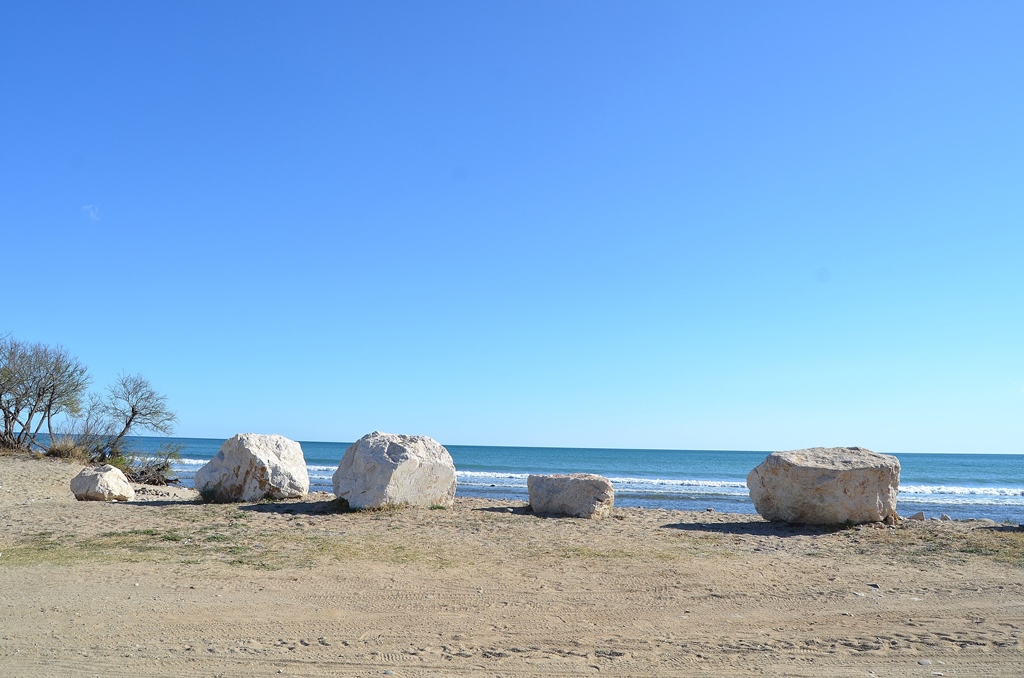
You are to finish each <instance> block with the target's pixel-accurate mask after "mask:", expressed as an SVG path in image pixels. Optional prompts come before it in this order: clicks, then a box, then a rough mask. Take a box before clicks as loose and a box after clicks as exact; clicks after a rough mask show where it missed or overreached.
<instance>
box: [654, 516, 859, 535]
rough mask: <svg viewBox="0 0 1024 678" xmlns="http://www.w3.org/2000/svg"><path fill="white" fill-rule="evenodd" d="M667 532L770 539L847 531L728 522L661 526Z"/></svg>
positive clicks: (833, 527) (834, 527) (842, 527)
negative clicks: (758, 536)
mask: <svg viewBox="0 0 1024 678" xmlns="http://www.w3.org/2000/svg"><path fill="white" fill-rule="evenodd" d="M662 528H664V529H669V530H684V531H687V532H705V533H707V532H710V533H714V534H733V535H761V536H772V537H783V538H785V537H814V536H818V535H822V534H833V533H835V532H842V531H843V530H847V529H849V528H848V527H846V526H845V525H797V524H791V523H782V522H778V523H774V522H769V521H767V520H736V521H728V522H714V523H712V522H708V523H669V524H667V525H662Z"/></svg>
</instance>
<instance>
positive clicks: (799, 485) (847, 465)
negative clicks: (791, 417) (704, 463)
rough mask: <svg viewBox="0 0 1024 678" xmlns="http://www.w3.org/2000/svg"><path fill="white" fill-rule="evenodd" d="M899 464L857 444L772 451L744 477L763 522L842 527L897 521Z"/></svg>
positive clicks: (894, 458) (893, 458)
mask: <svg viewBox="0 0 1024 678" xmlns="http://www.w3.org/2000/svg"><path fill="white" fill-rule="evenodd" d="M899 486H900V462H899V460H898V459H897V458H896V457H893V456H890V455H887V454H876V453H874V452H872V451H870V450H865V449H862V448H860V447H829V448H825V447H815V448H811V449H806V450H793V451H791V452H773V453H772V454H770V455H768V457H767V458H766V459H765V460H764V461H763V462H762V463H761V464H760V465H759V466H758V467H757V468H755V469H754V470H753V471H751V472H750V474H749V475H748V476H747V487H748V488H749V489H750V498H751V499H752V500H753V502H754V508H755V509H757V512H758V513H760V514H761V515H762V516H763V517H764V518H765V519H766V520H773V521H785V522H788V523H801V524H806V525H844V524H860V523H874V522H886V523H889V524H892V523H895V522H897V521H898V520H899V516H898V515H896V494H897V492H898V490H899Z"/></svg>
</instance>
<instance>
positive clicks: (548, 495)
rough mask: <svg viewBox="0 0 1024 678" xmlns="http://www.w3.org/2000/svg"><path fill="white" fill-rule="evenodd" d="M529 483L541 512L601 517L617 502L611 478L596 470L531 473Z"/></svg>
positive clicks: (536, 509)
mask: <svg viewBox="0 0 1024 678" xmlns="http://www.w3.org/2000/svg"><path fill="white" fill-rule="evenodd" d="M526 486H527V488H528V489H529V492H530V507H531V508H532V509H533V512H534V513H536V514H539V515H550V516H569V517H573V518H602V517H604V516H606V515H608V514H609V513H611V511H612V508H614V506H615V488H614V487H612V483H611V481H610V480H608V479H607V478H605V477H603V476H599V475H596V474H593V473H568V474H551V475H531V476H529V477H528V478H527V479H526Z"/></svg>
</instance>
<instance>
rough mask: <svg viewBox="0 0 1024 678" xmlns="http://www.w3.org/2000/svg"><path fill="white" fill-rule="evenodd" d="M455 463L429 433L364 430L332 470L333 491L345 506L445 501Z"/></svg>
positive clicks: (451, 496) (451, 497)
mask: <svg viewBox="0 0 1024 678" xmlns="http://www.w3.org/2000/svg"><path fill="white" fill-rule="evenodd" d="M455 485H456V479H455V462H454V461H453V460H452V455H450V454H449V453H448V450H446V449H444V447H443V446H442V445H441V444H440V443H438V442H437V441H436V440H434V439H433V438H428V437H427V436H409V435H401V434H395V433H381V432H380V431H374V432H373V433H368V434H367V435H365V436H363V437H362V438H360V439H359V440H357V441H356V442H354V443H352V445H350V446H349V448H348V449H347V450H345V454H344V455H343V456H342V457H341V463H340V464H338V470H337V471H335V472H334V494H335V495H336V496H337V497H338V499H342V500H344V501H346V502H348V505H349V507H350V508H356V509H360V508H380V507H382V506H397V505H409V506H445V507H450V506H451V505H452V504H453V503H454V501H455Z"/></svg>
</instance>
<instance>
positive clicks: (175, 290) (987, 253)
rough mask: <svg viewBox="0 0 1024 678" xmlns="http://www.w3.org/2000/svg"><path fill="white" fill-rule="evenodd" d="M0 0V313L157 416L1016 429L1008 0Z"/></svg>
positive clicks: (17, 329)
mask: <svg viewBox="0 0 1024 678" xmlns="http://www.w3.org/2000/svg"><path fill="white" fill-rule="evenodd" d="M0 19H2V20H0V81H2V83H3V86H2V95H0V97H2V99H0V100H2V105H0V196H2V206H3V211H2V213H0V231H2V238H0V251H2V255H0V261H2V267H3V268H2V281H3V282H2V284H3V290H4V292H3V300H4V303H3V308H4V312H3V319H2V321H0V333H3V332H9V333H11V334H12V335H13V336H14V337H15V338H18V339H22V340H26V341H40V342H45V343H52V344H61V345H63V346H65V347H66V348H68V349H69V350H70V351H71V352H72V353H73V354H75V355H77V356H78V357H79V358H80V359H81V360H82V361H83V362H84V363H85V364H87V365H88V366H89V367H90V369H91V373H92V375H93V377H94V380H95V383H96V385H97V386H102V385H103V384H104V383H107V382H109V381H110V380H111V379H112V378H113V377H114V376H116V374H117V373H118V371H119V370H126V371H128V372H141V373H143V374H144V375H145V376H147V377H149V379H150V380H151V381H152V382H153V385H154V386H155V387H156V388H157V389H158V390H160V391H162V392H163V393H165V394H166V395H167V396H168V397H169V399H170V404H171V406H172V407H173V408H174V409H175V410H176V411H177V412H178V415H179V419H180V422H179V426H178V428H177V433H178V434H179V435H183V436H201V437H227V436H230V435H233V434H235V433H237V432H242V431H255V432H261V433H280V434H283V435H286V436H289V437H291V438H295V439H300V440H334V441H351V440H354V439H356V438H358V437H359V436H361V435H363V434H364V433H367V432H369V431H372V430H374V429H379V430H384V431H389V432H398V433H414V434H424V435H430V436H432V437H434V438H437V439H438V440H440V441H441V442H443V443H448V444H481V445H503V444H511V445H538V446H589V447H659V448H689V449H754V450H773V449H792V448H797V447H806V446H813V445H860V446H864V447H869V448H871V449H874V450H876V451H879V452H978V453H980V452H1024V39H1022V38H1021V35H1022V30H1024V3H1020V2H1016V1H1014V2H984V3H974V2H957V3H943V2H901V3H891V2H865V3H825V2H806V3H801V2H771V3H766V2H632V1H629V2H627V1H623V2H597V1H593V2H550V1H543V2H478V1H475V0H474V1H469V2H419V1H415V2H377V1H374V2H335V1H333V0H332V1H330V2H254V1H251V0H246V1H245V2H228V1H219V2H205V1H204V2H185V1H177V0H176V1H174V2H136V1H134V0H132V1H131V2H87V1H77V0H76V1H75V2H46V1H39V0H33V1H31V2H17V1H10V2H5V3H4V5H3V8H2V9H0Z"/></svg>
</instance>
